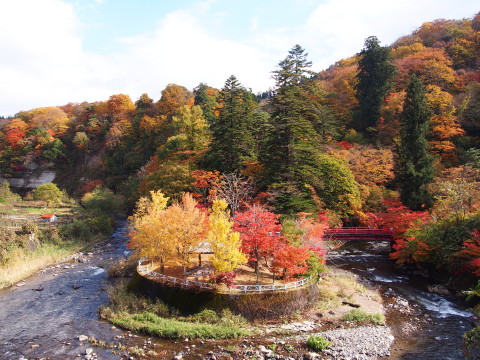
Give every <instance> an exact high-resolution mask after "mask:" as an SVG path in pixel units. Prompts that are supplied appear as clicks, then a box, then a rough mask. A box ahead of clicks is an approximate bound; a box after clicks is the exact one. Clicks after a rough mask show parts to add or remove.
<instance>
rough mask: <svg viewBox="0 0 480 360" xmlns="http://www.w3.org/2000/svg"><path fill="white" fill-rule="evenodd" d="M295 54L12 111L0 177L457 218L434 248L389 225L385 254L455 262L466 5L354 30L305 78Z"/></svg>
mask: <svg viewBox="0 0 480 360" xmlns="http://www.w3.org/2000/svg"><path fill="white" fill-rule="evenodd" d="M311 65H312V64H311V62H310V61H309V60H308V54H307V52H306V51H305V50H304V49H303V48H302V47H300V46H299V45H296V46H294V47H293V48H292V49H291V50H290V51H289V52H288V54H287V56H286V57H285V59H283V60H282V61H280V62H279V64H278V66H277V67H276V68H275V69H273V72H272V74H273V78H274V80H275V88H274V89H270V90H269V91H266V92H265V93H263V94H257V95H255V94H253V93H252V92H251V91H249V90H248V84H241V82H240V80H239V79H237V78H236V77H235V76H233V75H232V76H231V77H230V78H228V79H226V81H225V85H224V87H223V88H222V89H215V88H212V87H210V86H208V85H206V84H204V83H202V84H199V85H198V86H197V87H196V88H195V89H193V91H190V90H188V89H186V88H185V87H183V86H181V85H177V84H169V85H168V86H167V87H166V88H165V89H163V91H162V92H161V97H160V99H158V100H155V99H152V98H151V97H150V96H149V95H147V94H143V95H142V96H141V97H140V98H139V99H137V100H136V101H135V102H134V101H133V100H132V99H130V97H129V96H127V95H124V94H115V95H112V96H110V98H109V99H108V100H106V101H98V102H94V103H87V102H84V103H75V104H74V103H70V104H67V105H64V106H59V107H44V108H37V109H32V110H28V111H20V112H19V113H18V114H16V115H15V117H14V118H10V119H2V120H1V122H0V173H1V176H2V177H3V178H5V179H10V178H17V177H21V176H22V175H23V174H24V173H25V172H26V171H27V170H31V169H32V168H34V167H38V166H39V167H40V168H43V169H45V168H53V169H55V171H56V174H57V176H56V179H55V182H56V183H57V184H58V185H59V186H60V187H62V188H65V189H67V190H68V192H69V193H70V194H72V195H74V196H77V197H79V196H82V195H83V194H85V193H87V192H91V191H92V190H93V189H95V188H96V187H98V186H105V187H108V188H111V189H112V190H114V191H115V192H117V193H119V194H122V195H123V196H124V197H125V198H126V199H127V201H128V203H129V204H130V208H133V206H134V203H135V201H136V200H137V199H138V198H139V197H140V196H144V195H148V193H149V191H150V190H158V189H161V190H162V192H163V193H164V194H166V195H167V196H169V197H171V198H174V199H175V198H176V199H179V198H180V196H181V194H182V193H184V192H186V191H190V192H193V193H194V194H195V196H196V197H197V200H199V201H200V202H201V203H202V204H203V205H205V206H207V205H209V204H210V203H211V201H212V199H213V198H215V197H216V196H217V195H218V194H221V195H222V197H224V198H230V199H231V201H230V202H229V204H230V207H231V208H232V210H237V209H239V208H241V207H242V206H244V204H245V202H246V200H247V199H248V200H251V199H254V201H257V202H262V203H263V204H265V205H269V206H272V208H273V209H275V211H276V212H279V213H282V214H292V215H293V214H296V213H298V212H308V213H318V212H322V213H327V214H328V215H329V218H330V219H331V223H332V224H338V223H340V222H341V221H343V222H344V223H350V224H374V225H385V224H388V223H389V221H391V218H392V216H393V215H392V214H395V215H394V216H393V217H394V218H395V219H396V220H397V224H395V225H396V226H395V227H396V228H397V229H399V228H401V227H402V226H403V225H405V226H404V227H405V229H404V230H407V229H409V228H410V230H409V231H413V230H412V229H411V226H410V225H411V224H412V222H411V220H412V219H416V218H422V219H424V222H426V224H427V225H424V226H427V228H428V227H438V226H440V227H442V226H446V225H445V224H443V222H445V221H451V222H453V225H452V226H457V227H458V226H460V225H459V224H460V223H462V224H463V223H465V224H466V223H468V225H465V226H466V227H465V226H463V225H462V226H463V227H462V230H461V231H460V230H459V231H460V232H462V234H460V235H458V237H457V238H455V240H452V241H453V243H449V244H448V246H446V247H445V248H443V247H442V246H441V245H439V244H436V243H431V242H432V241H434V240H432V239H435V237H434V236H433V237H429V238H428V239H426V240H425V243H423V242H421V243H420V242H416V241H410V242H408V243H407V242H405V241H404V239H405V237H403V233H401V234H400V235H399V241H398V244H397V246H398V249H397V250H398V251H397V252H396V255H395V256H396V257H397V259H401V260H402V261H403V260H412V259H413V260H416V261H420V260H422V261H432V262H434V263H435V264H437V265H438V264H440V265H441V266H443V267H447V268H449V269H450V270H455V269H457V270H458V268H459V267H462V266H464V264H465V262H464V261H460V260H459V256H460V255H458V256H457V255H455V257H452V256H451V255H452V254H453V253H454V254H458V253H459V252H461V251H464V250H465V249H463V246H464V242H466V241H470V242H471V243H472V247H470V246H469V247H468V248H469V249H470V250H471V251H473V252H474V254H476V253H475V251H479V250H478V249H479V244H478V240H475V239H478V236H476V237H473V240H470V235H469V234H470V233H471V232H472V231H473V230H474V229H475V228H477V225H479V226H480V214H479V213H478V207H477V205H478V204H479V201H480V186H479V182H478V180H479V179H480V173H479V170H478V169H479V168H480V71H479V67H480V15H476V16H475V17H474V18H473V19H463V20H436V21H434V22H429V23H425V24H423V25H422V26H421V27H420V28H418V29H417V30H416V31H414V32H413V33H412V34H411V35H408V36H404V37H402V38H400V39H398V40H397V41H395V43H393V44H392V45H391V46H382V45H381V44H380V40H379V39H377V38H376V37H375V36H372V37H369V38H368V39H366V41H365V46H364V48H363V49H359V52H358V53H357V54H355V55H353V56H352V57H350V58H348V59H342V60H340V61H338V62H337V63H335V64H334V65H332V66H331V67H330V68H329V69H327V70H325V71H322V72H321V73H315V72H313V71H312V70H311ZM232 199H234V200H232ZM244 200H245V201H244ZM427 211H428V213H427ZM424 214H427V215H426V216H428V218H429V219H430V220H425V216H424ZM404 218H405V219H409V221H406V222H405V224H403V225H399V224H398V222H399V219H404ZM442 224H443V225H442ZM448 228H449V229H451V227H448ZM428 229H429V231H434V229H433V228H432V229H430V228H428ZM435 229H436V228H435ZM422 231H423V230H422ZM440 237H441V236H440ZM436 238H439V236H437V237H436ZM475 241H476V242H475ZM439 249H443V250H442V251H446V252H448V254H449V255H448V256H446V255H445V254H443V253H442V254H440V255H439V254H437V252H439V251H440V250H439ZM465 251H466V250H465ZM433 253H434V255H432V254H433ZM462 254H464V255H465V254H467V253H465V252H464V253H462ZM477 255H478V254H477ZM431 256H433V258H432V257H431ZM465 256H466V257H467V258H468V259H471V258H472V256H471V254H470V255H468V254H467V255H465ZM460 257H461V256H460ZM473 257H474V256H473ZM472 266H474V267H475V266H476V269H477V272H478V271H479V270H478V266H480V264H478V261H477V263H475V264H473V265H472Z"/></svg>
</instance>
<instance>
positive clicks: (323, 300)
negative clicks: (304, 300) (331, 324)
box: [317, 283, 342, 311]
mask: <svg viewBox="0 0 480 360" xmlns="http://www.w3.org/2000/svg"><path fill="white" fill-rule="evenodd" d="M318 294H319V298H318V302H317V309H318V310H320V311H326V310H330V309H333V308H334V307H337V306H339V305H340V304H341V302H342V300H341V298H340V296H339V295H338V291H336V290H334V289H332V288H330V287H327V286H325V284H323V283H320V285H319V289H318Z"/></svg>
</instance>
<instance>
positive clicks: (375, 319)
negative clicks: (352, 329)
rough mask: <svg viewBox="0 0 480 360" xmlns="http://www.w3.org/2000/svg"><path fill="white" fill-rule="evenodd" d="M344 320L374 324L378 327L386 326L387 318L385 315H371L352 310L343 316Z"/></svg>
mask: <svg viewBox="0 0 480 360" xmlns="http://www.w3.org/2000/svg"><path fill="white" fill-rule="evenodd" d="M342 320H345V321H355V322H367V323H372V324H376V325H384V324H385V316H384V315H383V314H379V313H375V314H369V313H366V312H365V311H362V310H359V309H353V310H350V311H349V312H348V313H346V314H345V315H343V317H342Z"/></svg>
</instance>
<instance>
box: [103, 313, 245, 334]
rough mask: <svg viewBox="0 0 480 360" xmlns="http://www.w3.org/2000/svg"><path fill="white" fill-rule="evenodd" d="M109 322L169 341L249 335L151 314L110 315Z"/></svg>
mask: <svg viewBox="0 0 480 360" xmlns="http://www.w3.org/2000/svg"><path fill="white" fill-rule="evenodd" d="M108 320H109V321H110V322H111V323H113V324H115V325H117V326H120V327H122V328H124V329H128V330H133V331H137V332H141V333H144V334H149V335H153V336H158V337H161V338H168V339H178V338H189V339H190V338H201V339H230V338H236V337H240V336H243V335H246V334H247V332H246V331H245V330H244V329H242V328H239V327H236V326H235V327H232V326H228V325H217V324H205V323H192V322H185V321H179V320H176V319H169V318H164V317H160V316H158V315H156V314H154V313H151V312H142V313H137V314H129V313H126V312H123V313H110V314H109V316H108Z"/></svg>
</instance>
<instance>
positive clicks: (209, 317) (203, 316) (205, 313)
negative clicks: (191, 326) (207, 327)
mask: <svg viewBox="0 0 480 360" xmlns="http://www.w3.org/2000/svg"><path fill="white" fill-rule="evenodd" d="M189 320H193V321H195V322H199V323H208V324H216V323H218V321H219V317H218V315H217V313H216V312H215V311H213V310H210V309H205V310H202V311H200V312H199V313H198V314H195V315H192V316H189Z"/></svg>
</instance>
